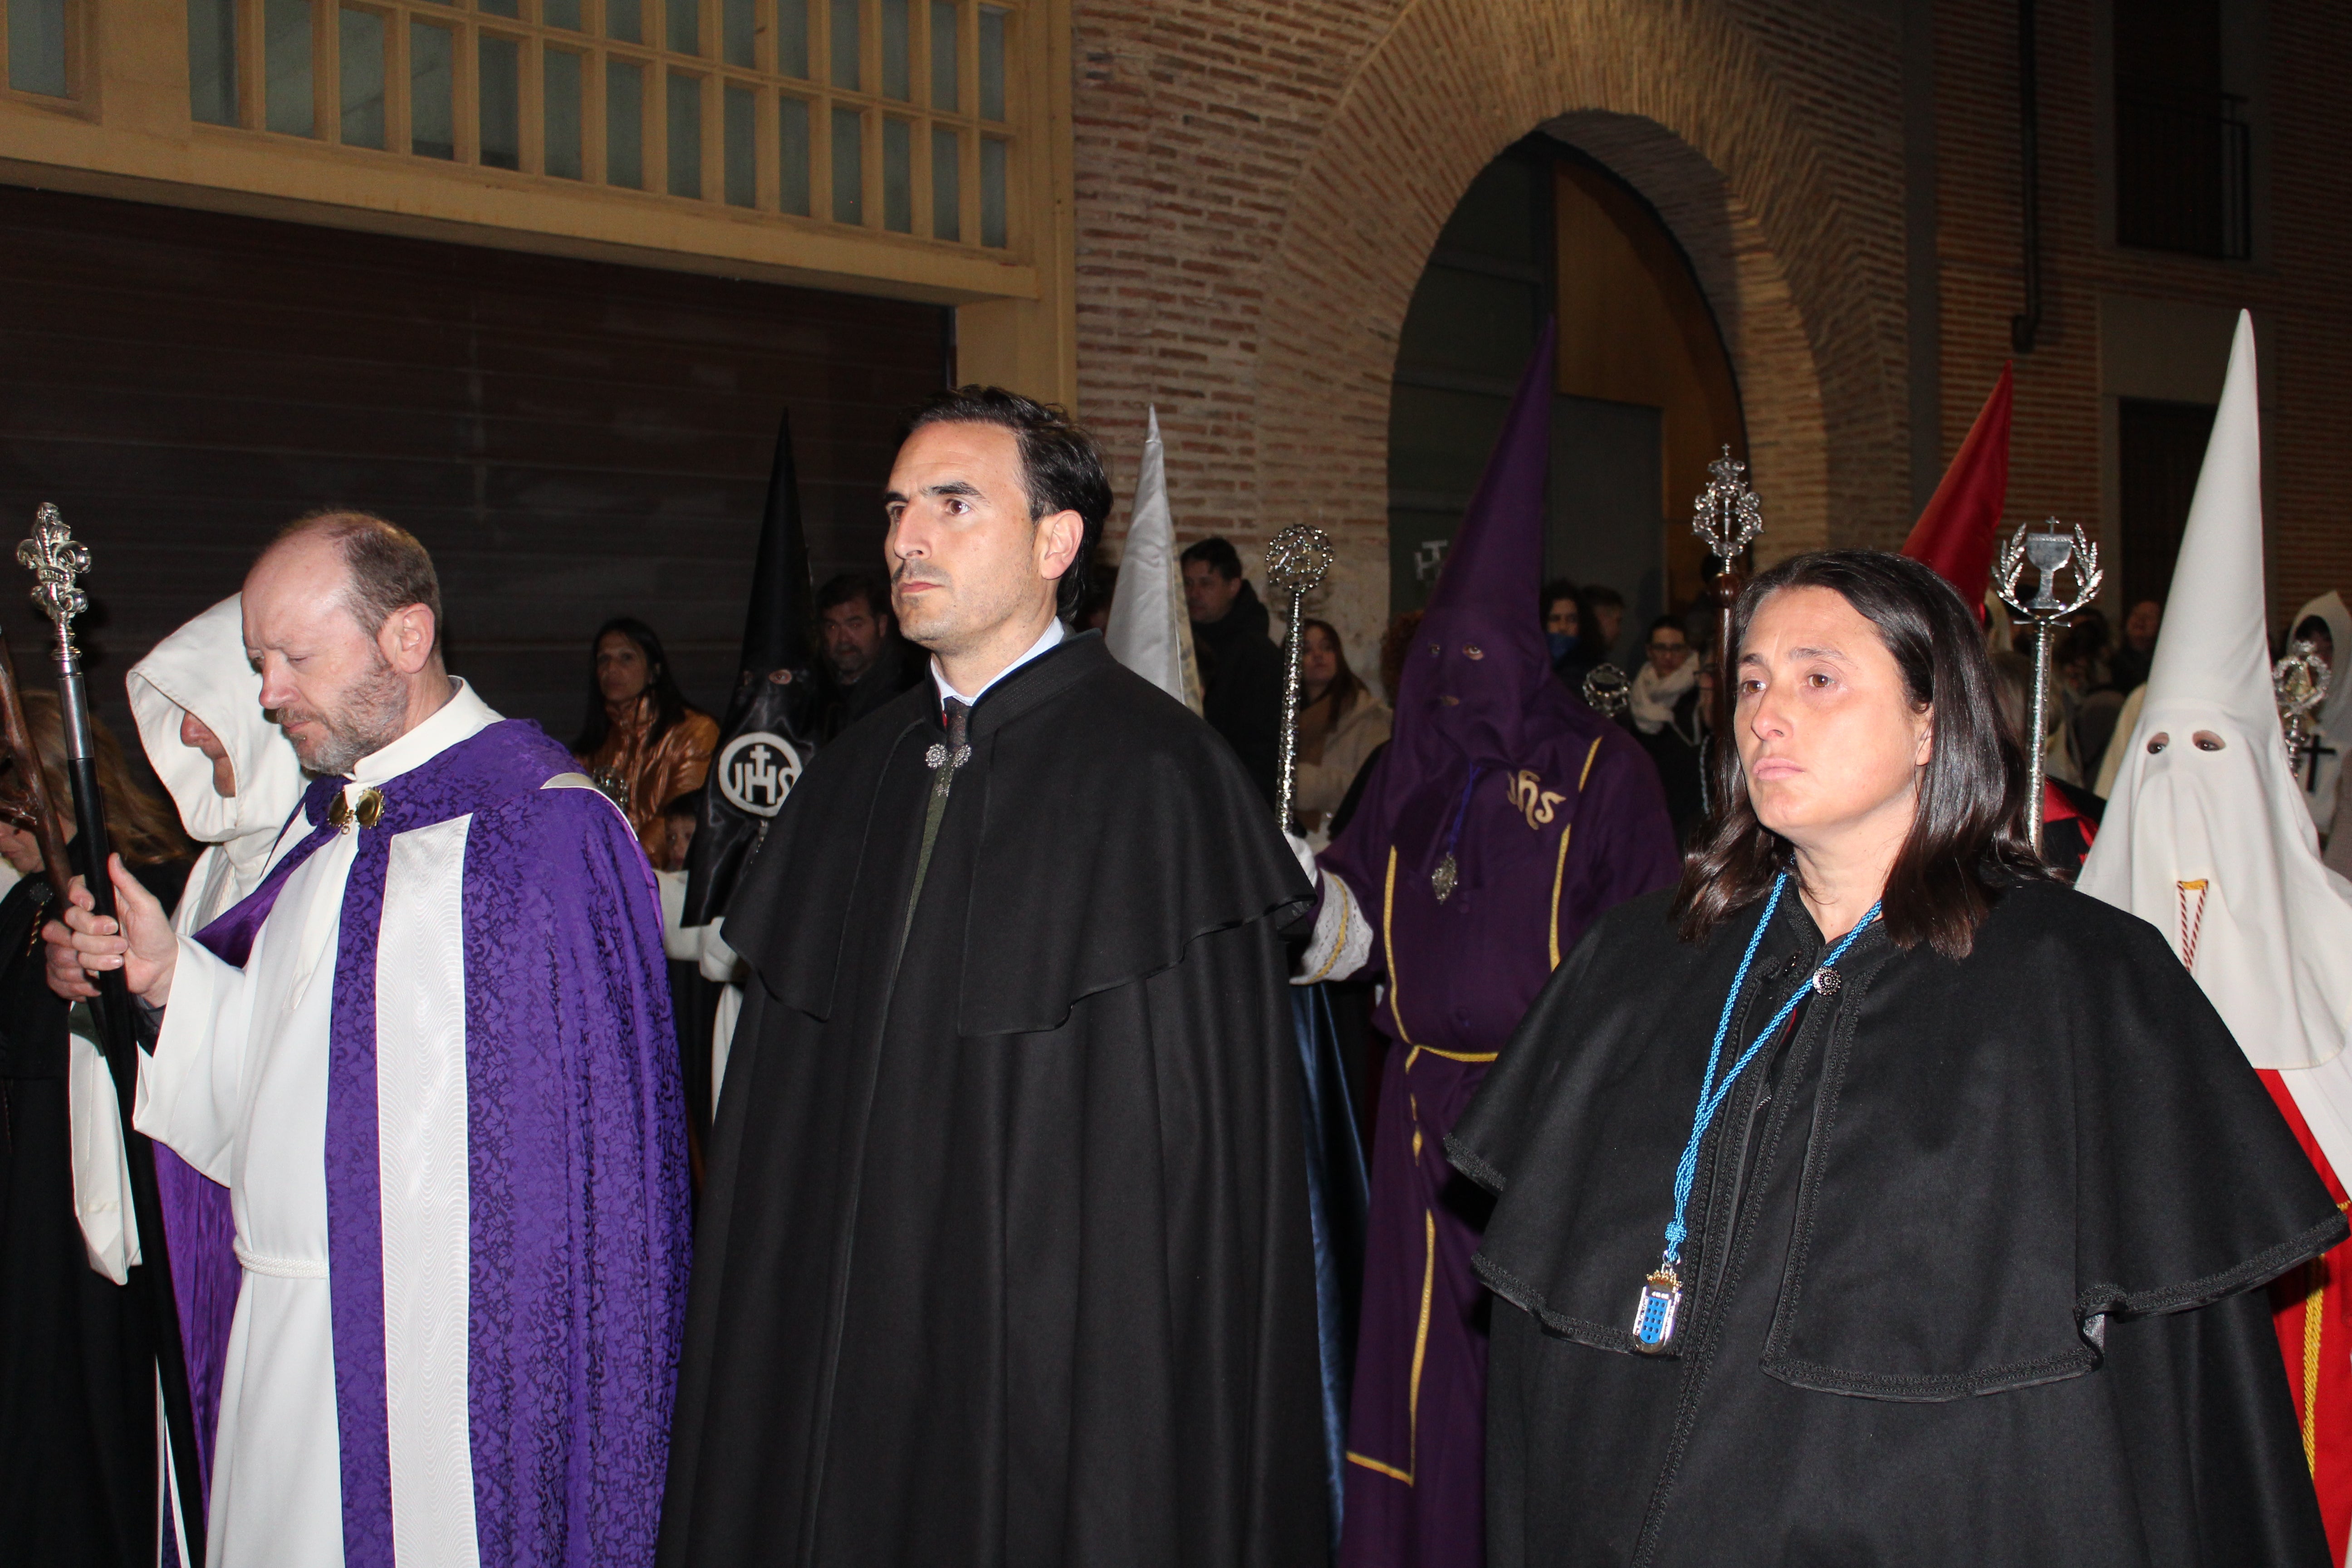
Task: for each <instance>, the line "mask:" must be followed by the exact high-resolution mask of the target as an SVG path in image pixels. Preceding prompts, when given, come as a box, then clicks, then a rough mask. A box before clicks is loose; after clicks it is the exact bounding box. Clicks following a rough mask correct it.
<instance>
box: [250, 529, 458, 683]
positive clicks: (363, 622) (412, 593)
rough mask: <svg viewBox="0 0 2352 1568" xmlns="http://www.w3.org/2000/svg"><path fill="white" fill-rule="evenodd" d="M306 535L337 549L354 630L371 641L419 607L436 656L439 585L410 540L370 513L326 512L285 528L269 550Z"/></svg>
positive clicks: (419, 548)
mask: <svg viewBox="0 0 2352 1568" xmlns="http://www.w3.org/2000/svg"><path fill="white" fill-rule="evenodd" d="M312 534H316V535H318V536H320V538H323V539H326V540H329V541H331V542H333V543H335V544H338V545H340V546H341V548H342V555H343V566H344V569H345V570H346V571H348V572H349V573H350V574H351V586H350V588H349V589H348V590H347V591H346V593H345V595H344V601H343V602H344V605H345V607H347V608H348V609H349V610H350V611H351V613H352V620H354V621H356V622H357V623H359V628H360V630H362V631H363V632H365V633H367V635H368V636H370V637H373V636H375V635H376V633H378V632H380V631H382V630H383V623H384V622H386V621H388V620H390V619H391V618H392V617H393V616H394V615H395V614H397V613H398V612H400V611H402V610H404V609H406V608H408V606H409V605H424V606H425V608H426V609H428V610H430V611H432V612H433V651H434V652H436V653H438V652H440V651H441V579H440V577H439V576H438V574H436V573H435V572H434V570H433V557H432V556H430V555H428V554H426V553H425V546H424V545H422V544H419V543H418V542H416V535H415V534H413V533H411V532H409V531H408V530H406V529H404V528H403V527H401V526H400V525H399V524H398V523H394V522H386V521H384V520H383V518H380V517H377V516H375V515H374V514H373V513H371V512H364V511H350V510H344V509H342V508H340V507H329V508H326V509H324V510H319V511H310V512H304V513H303V514H302V515H301V516H300V517H298V518H296V519H295V520H294V521H292V522H289V523H288V524H287V525H286V526H285V527H284V528H282V529H280V530H279V531H278V537H277V538H276V539H274V540H272V541H270V548H271V549H273V550H274V549H276V548H277V547H278V545H280V544H284V543H286V542H288V541H289V540H295V539H302V538H307V537H309V536H310V535H312Z"/></svg>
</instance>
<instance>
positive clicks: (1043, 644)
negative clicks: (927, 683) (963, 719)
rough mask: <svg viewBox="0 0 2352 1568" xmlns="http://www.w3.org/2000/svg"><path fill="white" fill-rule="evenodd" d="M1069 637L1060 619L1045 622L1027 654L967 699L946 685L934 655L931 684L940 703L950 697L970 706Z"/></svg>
mask: <svg viewBox="0 0 2352 1568" xmlns="http://www.w3.org/2000/svg"><path fill="white" fill-rule="evenodd" d="M1069 635H1070V634H1069V632H1068V631H1067V630H1066V628H1065V627H1064V626H1063V625H1062V622H1061V619H1060V617H1058V616H1056V617H1055V618H1054V619H1052V620H1049V621H1047V622H1046V623H1045V630H1044V631H1043V632H1041V633H1039V634H1038V637H1037V640H1036V641H1035V642H1033V643H1031V644H1030V645H1029V651H1028V652H1027V653H1024V654H1023V655H1022V656H1021V657H1020V658H1016V659H1014V660H1013V662H1012V663H1011V664H1008V665H1006V666H1005V667H1004V668H1003V669H1000V670H998V671H997V672H996V674H995V675H994V676H992V678H990V679H989V680H988V682H987V683H986V684H985V685H983V686H982V687H981V689H979V690H977V691H975V692H973V693H972V694H971V696H969V697H966V696H965V695H964V694H963V693H962V692H961V691H958V690H957V689H955V688H954V687H952V686H950V685H949V684H948V678H947V676H946V674H945V673H944V672H943V671H941V670H940V661H939V656H938V655H936V654H934V655H933V656H932V658H931V680H932V683H933V684H934V685H936V686H938V687H939V689H940V701H941V702H945V701H946V700H948V699H949V698H950V697H952V698H954V699H955V700H957V701H959V702H961V703H962V704H964V706H966V707H970V706H971V705H972V704H973V703H975V702H978V701H979V700H981V699H982V698H983V697H985V696H987V695H988V688H989V687H991V686H993V685H995V684H996V683H997V682H998V681H1000V680H1002V679H1004V678H1005V677H1006V676H1008V675H1010V674H1012V673H1013V671H1014V670H1016V669H1018V668H1021V667H1022V666H1023V665H1024V664H1027V663H1028V662H1029V661H1030V660H1031V659H1033V658H1041V657H1043V656H1044V655H1045V654H1048V653H1051V652H1053V651H1054V649H1055V648H1056V647H1060V646H1061V641H1062V639H1063V638H1064V637H1067V636H1069Z"/></svg>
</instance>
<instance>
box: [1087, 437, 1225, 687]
mask: <svg viewBox="0 0 2352 1568" xmlns="http://www.w3.org/2000/svg"><path fill="white" fill-rule="evenodd" d="M1149 417H1150V426H1149V428H1148V429H1147V431H1146V433H1145V435H1144V437H1143V467H1142V469H1141V471H1140V472H1139V473H1138V474H1137V476H1136V480H1135V505H1134V507H1133V508H1132V509H1131V510H1129V513H1128V521H1127V549H1126V552H1125V553H1124V554H1122V555H1121V556H1120V557H1119V563H1118V587H1117V588H1116V589H1114V590H1112V593H1111V596H1110V624H1109V625H1108V626H1105V627H1104V628H1103V643H1104V645H1105V646H1106V647H1108V648H1109V649H1110V656H1111V658H1115V659H1117V660H1118V662H1119V663H1121V664H1123V665H1125V666H1127V668H1129V669H1131V670H1133V671H1135V673H1136V674H1138V675H1139V676H1141V677H1143V679H1146V680H1148V681H1150V682H1151V684H1152V685H1154V686H1157V687H1158V688H1160V690H1162V691H1165V692H1166V693H1168V695H1169V696H1171V697H1173V698H1174V699H1176V700H1177V701H1179V702H1181V703H1183V704H1184V705H1185V706H1186V707H1188V708H1190V709H1192V711H1193V712H1195V713H1198V712H1199V711H1200V710H1201V670H1200V666H1199V664H1198V663H1197V662H1196V661H1195V658H1194V656H1193V652H1192V616H1189V615H1187V614H1186V613H1185V609H1184V572H1183V568H1182V567H1181V566H1180V565H1178V564H1177V559H1176V520H1175V518H1174V517H1173V515H1171V513H1170V511H1169V510H1168V464H1167V454H1166V451H1165V449H1164V448H1163V447H1161V446H1160V411H1159V410H1158V409H1157V408H1154V409H1152V410H1150V415H1149Z"/></svg>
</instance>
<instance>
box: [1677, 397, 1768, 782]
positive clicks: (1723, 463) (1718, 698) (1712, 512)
mask: <svg viewBox="0 0 2352 1568" xmlns="http://www.w3.org/2000/svg"><path fill="white" fill-rule="evenodd" d="M1706 471H1707V473H1708V474H1709V475H1711V476H1712V478H1710V479H1708V480H1707V483H1706V489H1703V490H1701V491H1699V492H1698V498H1697V499H1696V500H1694V501H1692V502H1691V531H1692V532H1693V533H1696V534H1697V535H1698V537H1699V540H1700V542H1703V543H1704V544H1706V547H1707V549H1708V550H1709V551H1710V552H1713V554H1714V556H1715V558H1716V559H1717V561H1719V562H1721V563H1723V564H1722V569H1721V570H1720V571H1718V572H1717V573H1716V574H1715V711H1714V712H1713V713H1712V714H1710V715H1709V716H1708V723H1709V724H1710V725H1711V726H1712V728H1713V731H1714V733H1715V734H1717V735H1727V734H1729V733H1730V732H1731V693H1732V690H1733V689H1734V684H1735V683H1734V682H1733V680H1732V679H1731V667H1732V664H1733V661H1734V660H1735V658H1737V657H1738V650H1737V649H1735V648H1733V647H1732V646H1731V626H1732V622H1733V621H1734V619H1735V618H1737V616H1738V609H1739V567H1738V560H1739V554H1740V552H1742V551H1744V550H1746V549H1747V548H1748V546H1749V545H1750V544H1753V543H1754V542H1756V537H1757V535H1759V534H1760V533H1762V532H1763V531H1764V502H1763V500H1761V499H1760V498H1759V496H1758V495H1757V494H1756V489H1755V487H1754V486H1752V485H1750V484H1749V483H1748V479H1747V474H1748V465H1747V464H1745V463H1743V462H1741V461H1740V460H1739V459H1738V458H1735V457H1733V456H1732V455H1731V447H1730V446H1729V444H1728V443H1727V444H1726V445H1725V447H1724V448H1723V456H1721V457H1720V458H1717V459H1716V460H1715V461H1713V462H1712V463H1709V464H1708V465H1707V466H1706ZM1699 771H1700V773H1701V775H1702V776H1706V775H1707V774H1708V773H1709V770H1708V769H1707V768H1704V767H1703V768H1701V769H1700V770H1699Z"/></svg>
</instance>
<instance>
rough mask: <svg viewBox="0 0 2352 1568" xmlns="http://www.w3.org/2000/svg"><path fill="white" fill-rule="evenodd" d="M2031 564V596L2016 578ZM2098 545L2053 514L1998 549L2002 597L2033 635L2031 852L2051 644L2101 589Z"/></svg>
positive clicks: (2038, 835)
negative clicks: (2069, 576) (2061, 580)
mask: <svg viewBox="0 0 2352 1568" xmlns="http://www.w3.org/2000/svg"><path fill="white" fill-rule="evenodd" d="M2028 566H2031V567H2032V568H2033V570H2034V573H2035V579H2036V580H2035V584H2034V594H2033V597H2032V598H2031V599H2027V598H2022V597H2021V596H2020V595H2019V593H2018V587H2017V580H2018V578H2020V577H2021V576H2022V575H2024V574H2025V569H2026V568H2027V567H2028ZM2070 569H2071V570H2072V571H2073V572H2074V597H2073V598H2071V599H2061V598H2060V597H2059V596H2058V574H2059V573H2061V572H2064V571H2068V570H2070ZM2103 575H2104V574H2103V573H2101V572H2100V570H2099V547H2098V546H2097V545H2095V544H2093V543H2092V542H2091V538H2090V535H2088V534H2086V533H2084V531H2083V525H2082V524H2081V523H2079V522H2078V523H2076V524H2075V525H2074V531H2072V532H2071V533H2070V532H2068V531H2066V530H2065V529H2063V528H2062V527H2061V526H2060V525H2059V522H2058V520H2057V519H2056V518H2054V517H2053V518H2052V519H2050V520H2049V521H2047V522H2045V523H2043V524H2042V525H2041V526H2040V527H2039V528H2037V527H2035V526H2034V525H2033V524H2032V523H2031V522H2021V523H2020V524H2018V526H2017V531H2016V533H2014V534H2012V535H2011V537H2010V541H2009V543H2008V544H2007V545H2005V546H2004V547H2003V548H2002V550H2001V552H2000V602H2001V603H2002V604H2004V605H2008V606H2009V607H2010V608H2011V610H2013V611H2015V612H2016V613H2017V614H2018V616H2021V618H2022V619H2023V620H2024V621H2025V624H2026V629H2027V630H2028V631H2029V632H2031V633H2032V637H2033V697H2032V700H2031V701H2030V702H2029V703H2028V705H2027V707H2026V712H2025V731H2026V732H2025V734H2024V736H2023V737H2022V740H2023V741H2024V743H2025V799H2026V807H2025V832H2026V837H2028V838H2030V839H2032V843H2033V852H2034V853H2035V854H2036V855H2039V854H2041V853H2042V789H2043V780H2044V778H2045V777H2046V776H2047V773H2048V769H2047V766H2046V764H2045V763H2044V762H2043V759H2042V742H2044V741H2045V740H2046V739H2047V738H2048V737H2049V734H2050V729H2049V722H2050V718H2049V715H2050V643H2051V639H2052V638H2053V637H2056V636H2057V635H2058V628H2059V627H2060V626H2063V625H2064V624H2065V621H2066V617H2067V616H2071V615H2073V614H2074V612H2075V611H2077V610H2079V609H2081V608H2082V607H2083V606H2084V605H2087V604H2089V603H2090V602H2091V595H2094V594H2095V593H2097V592H2098V591H2099V580H2100V578H2101V577H2102V576H2103Z"/></svg>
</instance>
